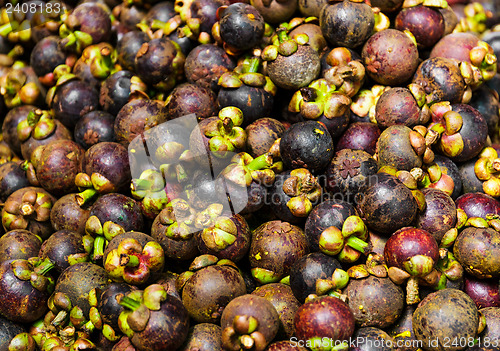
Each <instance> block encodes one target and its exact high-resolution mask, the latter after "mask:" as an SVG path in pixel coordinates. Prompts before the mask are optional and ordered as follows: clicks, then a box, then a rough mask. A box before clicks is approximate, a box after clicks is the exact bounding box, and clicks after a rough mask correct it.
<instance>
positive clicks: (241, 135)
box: [205, 106, 247, 158]
mask: <svg viewBox="0 0 500 351" xmlns="http://www.w3.org/2000/svg"><path fill="white" fill-rule="evenodd" d="M242 123H243V112H242V111H241V110H240V109H239V108H237V107H234V106H228V107H224V108H223V109H221V110H220V111H219V121H217V125H216V128H213V129H212V130H209V131H207V132H206V133H205V135H206V136H207V137H209V138H210V140H209V142H208V146H209V149H210V151H211V152H212V153H213V154H214V155H215V156H216V157H218V158H226V157H228V156H229V155H232V153H233V152H235V151H236V150H238V149H242V148H244V146H245V144H246V140H247V135H246V132H245V130H244V129H243V128H241V127H240V125H241V124H242Z"/></svg>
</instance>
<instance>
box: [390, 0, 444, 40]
mask: <svg viewBox="0 0 500 351" xmlns="http://www.w3.org/2000/svg"><path fill="white" fill-rule="evenodd" d="M395 26H396V29H398V30H400V31H404V30H409V31H410V32H411V33H412V34H413V35H414V36H415V40H416V41H417V43H418V44H419V45H420V46H422V47H423V48H430V47H432V46H433V45H434V44H435V43H436V42H437V41H438V40H439V39H441V37H442V36H443V34H444V19H443V16H442V15H441V14H440V13H439V11H437V10H435V9H433V8H431V7H428V6H424V5H417V6H413V7H409V8H405V9H403V10H401V11H400V12H399V13H398V15H397V16H396V21H395Z"/></svg>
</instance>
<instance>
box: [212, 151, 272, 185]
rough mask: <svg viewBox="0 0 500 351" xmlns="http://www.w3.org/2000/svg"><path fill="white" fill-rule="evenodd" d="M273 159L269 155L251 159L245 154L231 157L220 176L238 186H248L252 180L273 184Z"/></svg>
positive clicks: (241, 153)
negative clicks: (229, 162)
mask: <svg viewBox="0 0 500 351" xmlns="http://www.w3.org/2000/svg"><path fill="white" fill-rule="evenodd" d="M273 164H274V163H273V157H272V155H271V154H270V153H265V154H262V155H260V156H258V157H256V158H253V157H252V156H250V155H249V154H247V153H246V152H240V153H238V154H237V155H235V156H233V158H232V159H231V164H229V165H228V166H227V167H226V168H225V169H224V170H223V171H222V172H221V175H222V176H223V177H224V178H226V179H228V180H230V181H231V182H233V183H235V184H237V185H239V186H245V187H246V186H249V185H250V184H251V183H252V181H253V180H255V181H257V182H260V183H263V184H266V185H271V184H273V183H274V179H275V173H274V171H273V170H272V169H271V167H272V166H273Z"/></svg>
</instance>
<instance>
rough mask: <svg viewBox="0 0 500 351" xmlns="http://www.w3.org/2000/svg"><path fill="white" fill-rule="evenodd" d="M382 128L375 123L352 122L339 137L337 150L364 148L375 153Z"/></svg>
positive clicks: (371, 153) (370, 152)
mask: <svg viewBox="0 0 500 351" xmlns="http://www.w3.org/2000/svg"><path fill="white" fill-rule="evenodd" d="M380 133H381V132H380V128H379V127H378V126H377V125H376V124H375V123H370V122H355V123H352V124H350V125H349V126H348V127H347V129H346V130H345V131H344V133H343V134H342V136H341V137H340V138H339V140H338V142H337V145H336V146H335V150H337V151H340V150H342V149H354V150H363V151H366V152H368V153H369V154H370V155H373V154H375V150H376V145H377V140H378V138H379V136H380Z"/></svg>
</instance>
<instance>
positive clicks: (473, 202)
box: [455, 193, 500, 218]
mask: <svg viewBox="0 0 500 351" xmlns="http://www.w3.org/2000/svg"><path fill="white" fill-rule="evenodd" d="M455 204H456V205H457V208H458V209H461V210H464V211H465V214H467V217H469V218H470V217H481V218H486V216H487V215H500V202H499V201H498V200H496V199H494V198H492V197H491V196H489V195H486V194H483V193H467V194H463V195H461V196H459V197H458V198H457V199H456V200H455Z"/></svg>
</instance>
